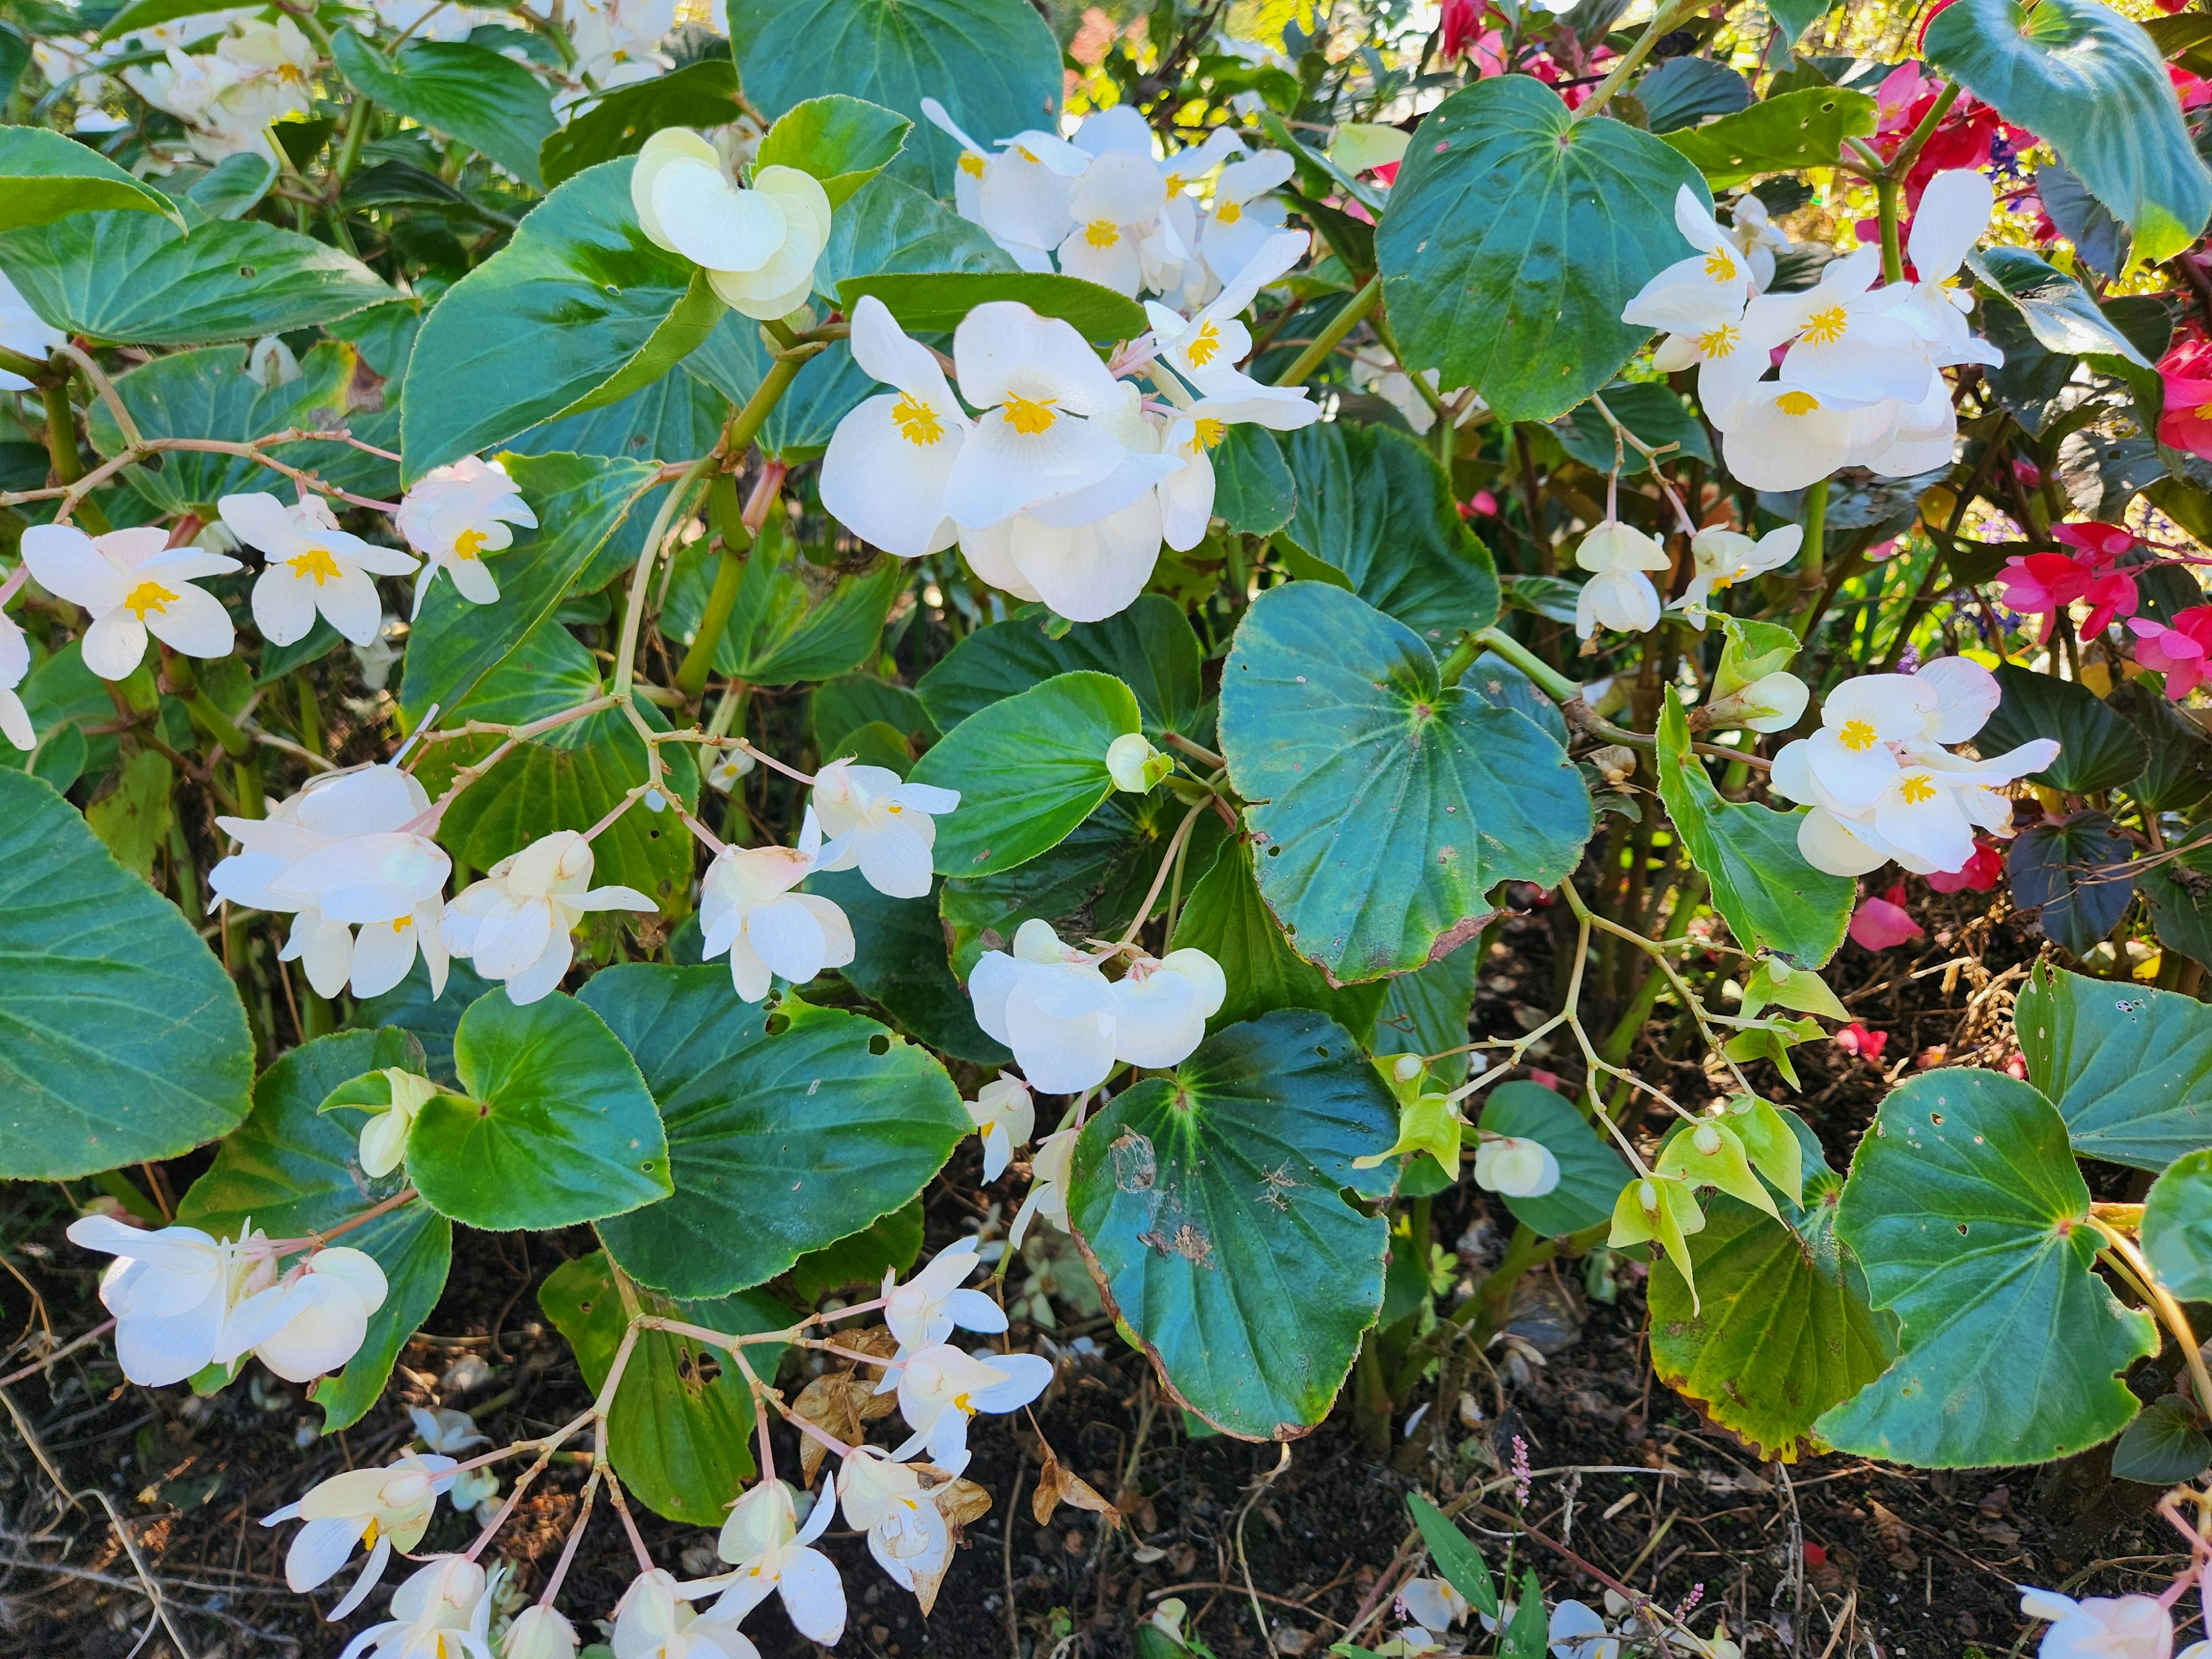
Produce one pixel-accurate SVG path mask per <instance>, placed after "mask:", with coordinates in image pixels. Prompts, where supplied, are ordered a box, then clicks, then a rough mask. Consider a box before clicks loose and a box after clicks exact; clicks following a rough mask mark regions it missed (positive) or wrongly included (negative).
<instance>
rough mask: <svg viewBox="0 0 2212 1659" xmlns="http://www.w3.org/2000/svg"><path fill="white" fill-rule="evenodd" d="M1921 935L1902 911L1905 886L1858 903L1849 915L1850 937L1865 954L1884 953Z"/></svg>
mask: <svg viewBox="0 0 2212 1659" xmlns="http://www.w3.org/2000/svg"><path fill="white" fill-rule="evenodd" d="M1921 936H1922V932H1921V927H1920V924H1919V923H1918V922H1917V921H1913V919H1912V917H1911V914H1910V913H1908V912H1907V911H1906V909H1905V885H1904V884H1903V883H1902V882H1900V883H1899V884H1897V885H1896V886H1894V887H1893V888H1891V889H1890V890H1889V892H1888V893H1887V896H1884V897H1881V898H1869V899H1866V900H1863V901H1862V902H1861V903H1860V905H1859V908H1857V909H1856V910H1854V911H1852V912H1851V938H1852V939H1854V940H1855V941H1857V943H1858V944H1860V945H1864V946H1865V947H1866V948H1867V949H1868V950H1869V951H1887V949H1889V947H1890V946H1891V945H1902V944H1904V943H1905V941H1906V940H1907V939H1918V938H1920V937H1921Z"/></svg>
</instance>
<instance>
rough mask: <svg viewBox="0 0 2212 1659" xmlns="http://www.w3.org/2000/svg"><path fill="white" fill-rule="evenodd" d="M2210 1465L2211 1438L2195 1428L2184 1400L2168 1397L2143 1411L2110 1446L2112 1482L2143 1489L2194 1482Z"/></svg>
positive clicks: (2194, 1415) (2193, 1413)
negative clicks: (2131, 1484) (2135, 1483)
mask: <svg viewBox="0 0 2212 1659" xmlns="http://www.w3.org/2000/svg"><path fill="white" fill-rule="evenodd" d="M2208 1464H2212V1437H2208V1436H2207V1435H2206V1434H2205V1432H2204V1431H2203V1429H2202V1428H2201V1427H2199V1426H2198V1419H2197V1408H2196V1407H2193V1406H2191V1404H2190V1403H2189V1401H2188V1399H2187V1397H2186V1396H2185V1395H2178V1394H2169V1395H2165V1396H2164V1397H2163V1398H2160V1399H2158V1400H2154V1401H2152V1402H2151V1403H2150V1404H2149V1405H2148V1406H2146V1407H2143V1412H2142V1416H2141V1417H2138V1418H2137V1419H2136V1420H2135V1421H2134V1422H2132V1423H2130V1424H2129V1425H2128V1426H2127V1427H2126V1429H2125V1430H2124V1431H2122V1433H2121V1435H2120V1437H2119V1438H2118V1440H2117V1441H2115V1442H2113V1443H2112V1478H2113V1479H2114V1480H2133V1481H2136V1482H2139V1483H2140V1484H2142V1485H2143V1486H2178V1485H2179V1484H2180V1483H2181V1482H2182V1481H2185V1480H2195V1479H2196V1478H2197V1476H2198V1475H2200V1474H2203V1472H2204V1469H2205V1467H2206V1466H2207V1465H2208Z"/></svg>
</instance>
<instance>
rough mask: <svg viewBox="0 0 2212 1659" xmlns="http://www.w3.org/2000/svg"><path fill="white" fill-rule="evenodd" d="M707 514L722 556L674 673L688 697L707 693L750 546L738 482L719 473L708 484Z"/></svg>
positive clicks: (750, 533)
mask: <svg viewBox="0 0 2212 1659" xmlns="http://www.w3.org/2000/svg"><path fill="white" fill-rule="evenodd" d="M707 514H708V518H710V519H711V520H713V521H714V528H715V529H716V530H717V531H718V532H720V536H721V542H722V556H721V562H720V563H719V564H718V565H716V566H715V568H714V587H713V589H712V590H711V591H710V592H708V595H707V608H706V609H705V610H704V611H702V612H701V613H700V616H699V631H698V633H697V634H696V635H695V636H694V637H693V639H692V641H691V648H690V650H689V651H686V652H685V653H684V661H683V664H682V665H681V666H680V667H678V669H677V671H676V689H677V690H678V691H681V692H682V693H683V694H684V696H687V697H696V696H701V695H702V694H703V693H704V692H705V690H707V676H708V674H710V673H712V672H713V671H714V652H715V650H716V648H717V647H720V644H721V642H722V630H723V629H726V628H727V627H728V626H729V622H730V612H731V611H733V610H734V609H736V607H737V603H738V588H739V587H741V586H744V580H745V562H746V556H747V555H748V554H749V553H750V551H751V549H752V544H753V535H752V532H751V531H750V530H749V529H748V528H746V526H745V522H744V518H743V516H742V515H741V513H740V510H739V507H738V481H737V479H736V478H735V477H732V475H731V474H729V473H727V472H718V473H716V474H715V475H714V480H713V481H712V482H711V483H708V486H707Z"/></svg>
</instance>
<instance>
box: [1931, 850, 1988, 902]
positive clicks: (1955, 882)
mask: <svg viewBox="0 0 2212 1659" xmlns="http://www.w3.org/2000/svg"><path fill="white" fill-rule="evenodd" d="M2003 879H2004V854H2002V853H2000V852H1999V851H1997V849H1996V845H1995V843H1993V842H1990V841H1989V840H1988V839H1987V838H1985V837H1983V836H1977V837H1975V840H1974V854H1973V856H1972V858H1970V859H1968V860H1966V863H1965V864H1963V865H1961V866H1960V867H1959V868H1958V869H1956V870H1938V871H1936V872H1935V873H1934V874H1933V875H1931V876H1929V878H1927V880H1928V884H1929V886H1930V887H1932V888H1934V889H1935V890H1936V891H1937V892H1939V893H1956V892H1960V891H1961V890H1967V889H1971V890H1972V891H1974V892H1977V893H1987V892H1990V891H1993V890H1995V889H1996V884H1998V883H1999V882H2000V881H2002V880H2003Z"/></svg>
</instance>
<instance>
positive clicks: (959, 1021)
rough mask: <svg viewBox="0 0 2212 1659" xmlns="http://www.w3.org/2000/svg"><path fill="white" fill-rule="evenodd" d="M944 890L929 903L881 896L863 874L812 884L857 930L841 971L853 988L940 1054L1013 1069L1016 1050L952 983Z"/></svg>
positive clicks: (840, 874)
mask: <svg viewBox="0 0 2212 1659" xmlns="http://www.w3.org/2000/svg"><path fill="white" fill-rule="evenodd" d="M1023 867H1024V869H1033V868H1035V867H1036V866H1034V865H1028V866H1023ZM1015 873H1016V874H1018V873H1019V872H1015ZM999 879H1002V880H1003V879H1008V878H999ZM944 885H945V884H944V881H943V878H939V880H938V882H937V884H936V885H935V887H933V889H932V890H931V892H930V894H929V896H927V898H911V899H902V898H890V897H888V896H885V895H884V894H882V893H879V892H878V891H877V890H875V889H874V888H873V887H871V886H870V885H869V884H868V881H867V878H866V877H865V876H863V875H861V873H860V872H859V871H858V870H837V871H829V872H817V873H816V874H814V875H811V876H809V877H808V878H806V890H807V891H808V892H810V893H819V894H821V895H822V896H823V897H824V898H826V899H828V900H829V902H831V903H833V904H835V905H836V907H837V908H839V909H841V910H842V911H843V912H844V913H845V919H846V921H849V922H850V923H852V925H853V945H854V953H853V960H852V961H850V962H848V963H846V964H845V965H844V966H843V967H842V968H840V969H837V973H838V975H839V976H840V977H842V979H843V980H844V981H845V982H846V983H847V984H848V985H850V986H851V987H853V988H854V989H855V990H857V991H859V992H860V994H861V995H863V996H865V997H867V998H869V999H870V1000H872V1001H874V1002H876V1003H878V1004H879V1005H880V1006H882V1007H883V1008H884V1011H885V1012H888V1013H889V1014H890V1015H891V1017H892V1018H895V1019H896V1020H897V1021H898V1023H899V1024H900V1025H902V1026H903V1027H904V1028H905V1029H906V1030H908V1031H909V1032H911V1033H912V1034H913V1035H914V1036H915V1039H916V1040H917V1041H919V1042H926V1043H927V1044H928V1045H929V1046H930V1047H931V1048H934V1049H936V1050H937V1051H938V1052H939V1053H940V1054H949V1055H951V1057H952V1058H954V1059H955V1060H968V1061H969V1062H970V1063H971V1064H974V1065H977V1066H1010V1065H1012V1063H1013V1058H1014V1057H1013V1054H1012V1051H1010V1050H1009V1049H1008V1048H1006V1046H1005V1045H1004V1044H1003V1043H1001V1042H999V1041H998V1040H997V1039H996V1038H994V1037H993V1036H988V1035H987V1033H986V1032H985V1031H984V1030H983V1028H982V1027H981V1026H980V1025H978V1024H976V1023H975V1007H974V1006H973V1005H972V1004H971V1003H969V1000H968V993H967V992H966V991H964V990H963V989H962V988H961V985H960V981H958V980H957V979H955V978H954V977H953V975H952V964H951V961H950V960H949V959H948V958H947V956H946V951H945V928H944V927H943V926H942V925H941V924H940V923H939V920H938V909H937V907H938V902H939V895H940V893H941V892H942V890H943V888H944Z"/></svg>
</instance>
